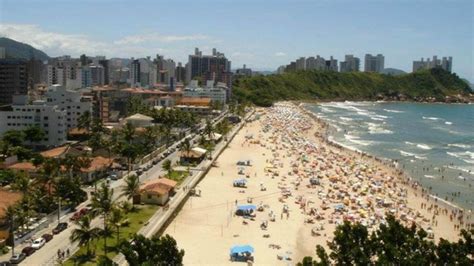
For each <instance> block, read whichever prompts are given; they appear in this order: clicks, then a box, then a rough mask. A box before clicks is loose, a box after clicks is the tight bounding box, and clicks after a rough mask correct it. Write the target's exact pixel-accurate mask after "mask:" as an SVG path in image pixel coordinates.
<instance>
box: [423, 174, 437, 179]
mask: <svg viewBox="0 0 474 266" xmlns="http://www.w3.org/2000/svg"><path fill="white" fill-rule="evenodd" d="M425 177H426V178H430V179H435V177H434V176H433V175H425Z"/></svg>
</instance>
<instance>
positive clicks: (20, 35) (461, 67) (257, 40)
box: [0, 0, 474, 82]
mask: <svg viewBox="0 0 474 266" xmlns="http://www.w3.org/2000/svg"><path fill="white" fill-rule="evenodd" d="M90 3H91V1H80V2H74V1H53V4H51V3H40V2H39V1H8V0H2V1H0V7H1V8H0V9H1V10H2V11H0V17H1V19H0V36H5V37H10V38H12V39H15V40H17V41H21V42H25V43H28V44H30V45H32V46H34V47H35V48H38V49H41V50H43V51H45V52H46V53H47V54H48V55H50V56H60V55H64V54H70V55H72V56H74V57H77V56H79V55H80V54H83V53H85V54H87V55H91V56H94V55H105V56H107V57H109V58H111V57H121V58H129V57H135V58H138V57H145V56H152V57H154V56H155V55H156V54H160V55H164V56H165V57H166V58H172V59H174V60H175V62H183V63H185V62H187V57H188V55H190V54H192V52H193V50H194V47H200V49H202V50H203V52H204V53H205V54H209V53H210V51H211V49H212V48H213V47H216V48H217V49H218V50H220V51H222V52H224V53H225V55H226V57H227V58H229V60H231V61H232V65H233V68H239V67H241V66H242V65H243V64H246V65H247V67H249V68H252V69H256V70H272V71H273V70H276V69H277V68H278V67H279V66H280V65H284V64H287V63H289V62H290V61H291V60H294V59H296V58H299V57H301V56H305V57H308V56H315V55H317V54H319V55H322V56H325V57H329V56H330V55H333V56H334V57H335V58H336V59H339V60H340V61H342V59H343V58H344V56H345V55H346V54H353V55H354V56H356V57H359V58H363V56H364V55H365V54H367V53H371V54H379V53H381V54H383V55H384V56H385V67H393V68H398V69H402V70H404V71H406V72H411V69H412V62H413V61H414V60H419V59H420V58H421V57H431V56H432V55H449V56H453V58H454V59H455V64H454V66H453V72H456V73H458V74H459V75H460V76H461V77H463V78H467V79H469V80H470V81H471V82H472V81H474V70H473V55H472V51H473V49H472V48H473V44H472V10H473V9H472V2H471V1H454V2H444V1H440V2H427V1H416V3H413V2H405V1H380V2H377V3H376V2H372V1H360V2H358V3H353V2H348V1H336V2H331V3H330V2H325V1H323V2H318V3H314V2H311V1H297V2H296V3H293V2H291V3H290V2H289V1H274V2H273V3H272V5H269V4H266V3H265V2H263V1H252V2H247V1H243V2H242V1H241V2H239V4H235V3H231V2H229V1H224V2H217V1H200V2H199V3H196V2H188V1H181V2H179V3H174V2H169V1H160V2H159V3H154V2H151V1H140V4H139V5H136V6H134V9H133V12H131V10H130V9H129V4H128V3H127V2H122V1H119V2H117V3H116V2H113V4H112V2H111V1H99V2H98V3H95V2H94V5H91V4H90ZM150 10H157V11H156V12H155V13H151V12H150ZM160 10H166V11H163V12H160ZM308 10H313V11H312V12H308ZM423 10H424V11H426V12H422V11H423ZM206 12H207V13H206ZM364 13H366V14H371V16H366V15H363V14H364ZM45 14H54V15H52V17H51V18H52V19H45V18H44V15H45ZM147 14H148V15H147ZM206 14H209V15H206ZM441 18H442V19H441ZM59 21H60V22H61V23H58V22H59ZM426 21H430V23H426Z"/></svg>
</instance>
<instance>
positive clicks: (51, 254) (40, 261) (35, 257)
mask: <svg viewBox="0 0 474 266" xmlns="http://www.w3.org/2000/svg"><path fill="white" fill-rule="evenodd" d="M225 114H226V113H223V114H221V116H220V117H218V118H216V119H214V121H213V124H216V123H218V122H220V121H221V120H222V119H223V118H224V117H225ZM191 136H192V139H191V143H193V142H195V141H196V140H197V139H198V138H199V134H194V135H191ZM180 142H181V140H180V141H178V142H176V143H174V144H173V145H171V146H170V147H168V149H167V150H172V149H174V151H173V152H171V153H170V154H169V155H168V156H167V157H166V158H165V159H163V160H161V161H160V162H159V163H157V164H156V165H154V166H153V167H152V168H150V169H149V170H148V171H145V172H143V174H142V175H141V176H140V182H143V181H146V180H148V179H152V178H158V177H160V176H164V175H165V174H166V171H165V170H163V168H162V163H163V161H164V160H166V159H169V160H171V161H172V163H174V162H176V161H177V160H178V159H179V158H178V153H179V148H178V146H179V143H180ZM222 143H223V142H221V143H219V145H222ZM216 148H217V147H216ZM164 152H166V150H165V151H164ZM164 152H163V153H164ZM160 156H161V154H159V155H157V158H159V157H160ZM204 162H205V161H204ZM147 164H149V163H144V164H142V165H141V166H140V167H141V168H143V167H144V166H146V165H147ZM130 174H135V172H133V171H132V172H131V173H130ZM194 174H196V171H193V175H191V176H190V177H188V178H187V179H186V180H185V182H183V185H184V184H187V183H188V182H189V179H190V178H191V177H192V176H194ZM124 179H125V178H121V179H118V180H115V181H113V180H110V183H109V186H110V188H112V189H113V190H114V194H113V200H114V201H121V200H124V198H123V197H121V187H123V186H124V184H125V180H124ZM186 181H188V182H186ZM88 193H90V191H88ZM89 203H90V199H88V200H87V201H85V202H83V203H82V204H80V205H79V206H77V208H76V209H77V210H80V209H81V208H84V207H86V206H87V205H88V204H89ZM73 214H74V213H73V212H71V213H69V214H67V215H65V216H63V217H61V219H60V220H61V222H68V228H67V229H66V230H64V231H63V232H61V233H59V234H58V235H54V238H53V239H51V241H49V242H48V243H46V245H45V246H44V247H43V248H41V249H39V250H37V251H36V252H35V253H33V254H32V255H30V256H29V257H27V258H26V259H25V260H24V261H23V262H22V263H21V265H54V264H57V262H58V261H57V259H58V256H57V252H58V250H61V251H64V252H65V251H66V250H67V249H69V251H70V255H71V256H72V255H73V254H74V252H75V251H77V250H78V249H79V247H78V244H77V243H71V242H70V240H69V237H70V235H71V234H72V232H73V230H74V229H75V228H76V225H75V224H74V223H72V222H69V219H70V218H71V217H72V215H73ZM152 218H153V217H152ZM56 224H57V223H52V224H51V225H50V227H48V228H45V229H44V230H41V231H40V232H38V233H37V234H36V235H35V237H34V238H36V237H39V236H41V235H43V234H45V233H51V231H52V229H53V228H54V227H55V226H56ZM91 227H99V228H102V219H101V218H100V217H96V218H95V219H94V220H92V222H91ZM34 238H33V239H34ZM25 246H29V244H26V243H23V245H21V246H19V247H16V248H15V252H16V253H18V252H21V249H22V248H23V247H25ZM10 255H11V253H9V254H5V255H3V256H2V259H3V260H8V259H9V258H10Z"/></svg>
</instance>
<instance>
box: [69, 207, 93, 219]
mask: <svg viewBox="0 0 474 266" xmlns="http://www.w3.org/2000/svg"><path fill="white" fill-rule="evenodd" d="M89 210H90V209H89V208H87V207H86V208H82V209H80V210H78V211H77V212H75V213H74V215H73V216H72V217H71V219H70V220H71V221H77V220H79V219H81V217H82V216H84V215H86V214H87V213H88V212H89Z"/></svg>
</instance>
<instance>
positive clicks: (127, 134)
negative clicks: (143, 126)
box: [122, 122, 135, 143]
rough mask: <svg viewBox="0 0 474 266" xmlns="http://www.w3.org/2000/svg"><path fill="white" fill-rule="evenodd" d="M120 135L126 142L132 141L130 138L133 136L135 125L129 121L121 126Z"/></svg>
mask: <svg viewBox="0 0 474 266" xmlns="http://www.w3.org/2000/svg"><path fill="white" fill-rule="evenodd" d="M122 136H123V139H124V140H125V141H126V142H127V143H132V140H133V139H134V137H135V126H134V125H133V124H132V123H130V122H128V123H127V124H125V126H124V127H123V128H122Z"/></svg>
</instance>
